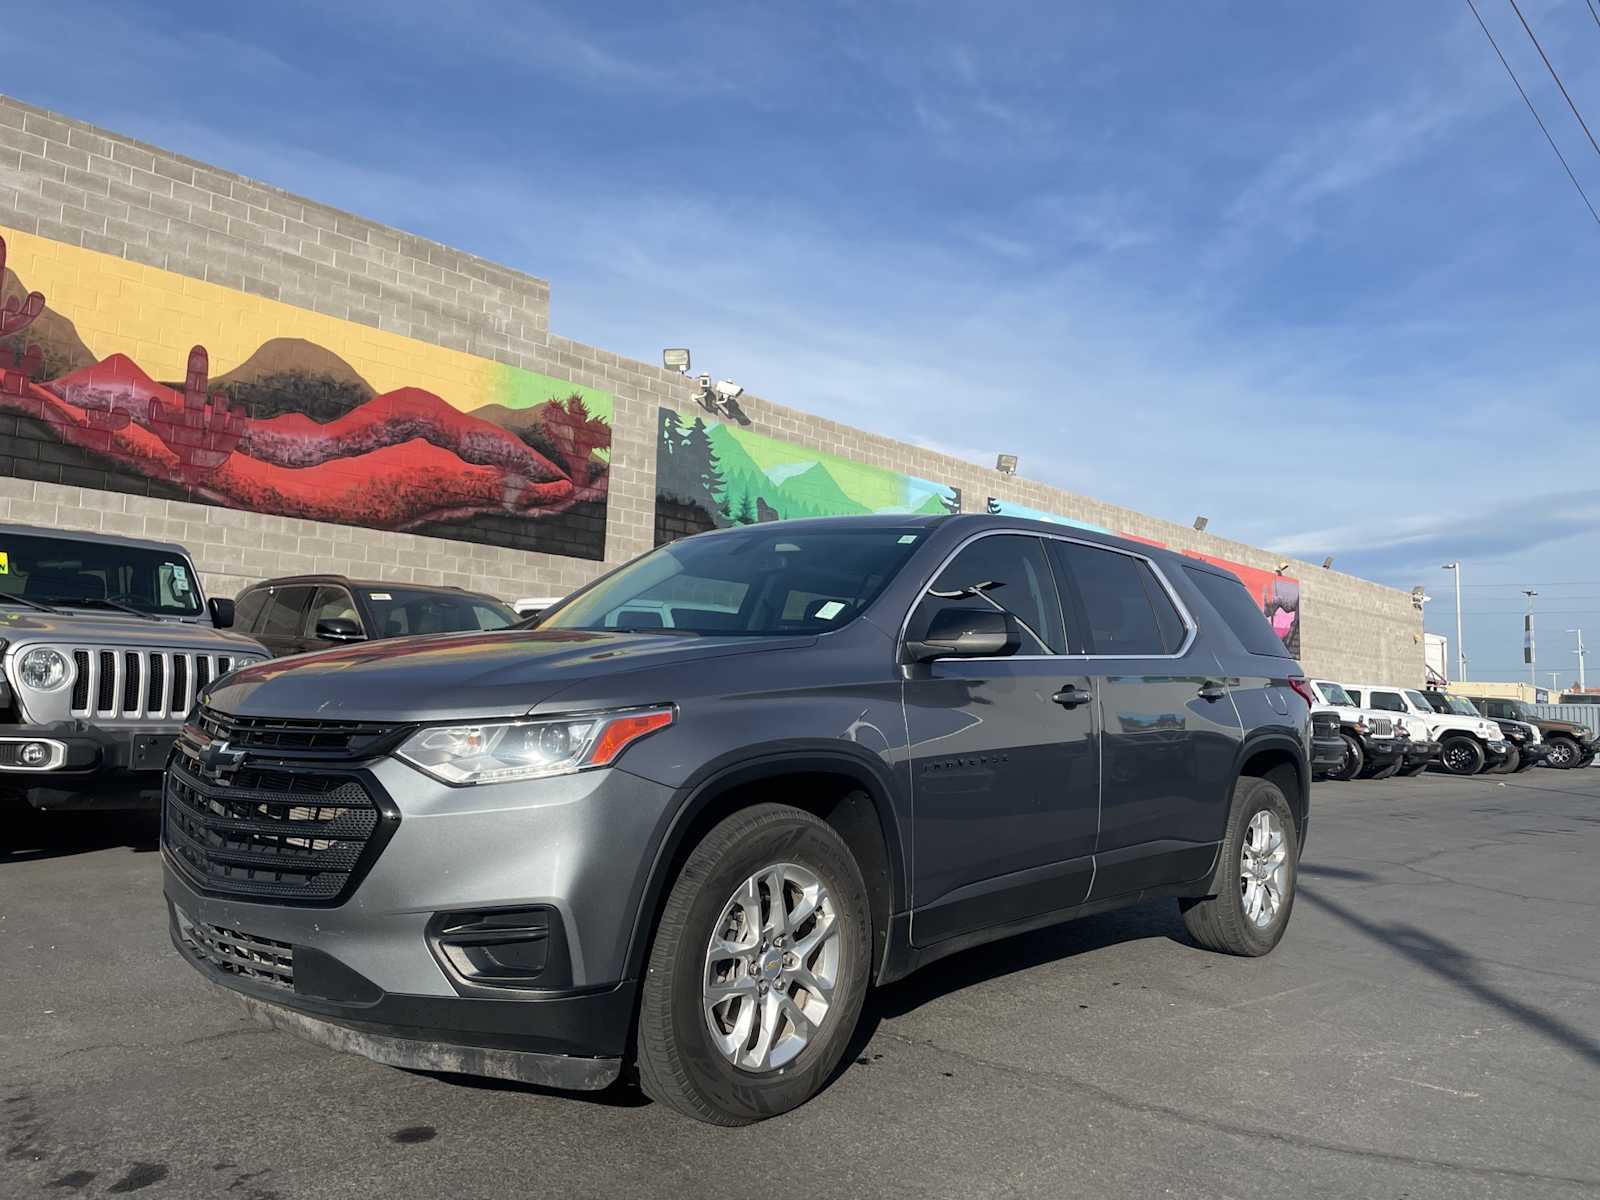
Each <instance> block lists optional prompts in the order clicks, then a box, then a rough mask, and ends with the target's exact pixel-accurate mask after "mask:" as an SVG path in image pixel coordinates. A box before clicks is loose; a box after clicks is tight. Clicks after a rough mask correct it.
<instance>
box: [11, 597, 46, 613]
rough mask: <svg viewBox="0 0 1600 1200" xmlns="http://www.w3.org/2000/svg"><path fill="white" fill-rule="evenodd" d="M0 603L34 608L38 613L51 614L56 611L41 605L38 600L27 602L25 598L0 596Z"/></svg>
mask: <svg viewBox="0 0 1600 1200" xmlns="http://www.w3.org/2000/svg"><path fill="white" fill-rule="evenodd" d="M0 601H4V602H5V603H7V604H26V605H27V606H28V607H29V608H36V609H38V610H39V611H40V612H47V613H53V612H55V611H56V610H55V609H53V608H51V607H50V606H49V605H48V604H44V603H41V602H40V601H38V600H29V599H28V598H27V597H26V596H0Z"/></svg>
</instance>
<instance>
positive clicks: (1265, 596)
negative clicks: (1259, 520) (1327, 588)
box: [987, 496, 1300, 658]
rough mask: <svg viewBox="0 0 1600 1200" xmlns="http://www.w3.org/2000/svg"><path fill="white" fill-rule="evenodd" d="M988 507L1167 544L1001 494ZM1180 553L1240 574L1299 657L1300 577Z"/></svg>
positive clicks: (997, 511)
mask: <svg viewBox="0 0 1600 1200" xmlns="http://www.w3.org/2000/svg"><path fill="white" fill-rule="evenodd" d="M987 507H988V511H989V512H991V513H994V514H997V515H1003V516H1008V517H1025V518H1027V519H1028V520H1032V521H1050V522H1052V523H1054V524H1057V525H1070V526H1072V527H1073V528H1075V529H1088V530H1091V531H1093V532H1095V533H1114V534H1116V536H1117V537H1125V538H1131V539H1132V540H1134V541H1137V542H1143V543H1145V544H1146V545H1148V546H1160V547H1162V548H1163V549H1165V548H1166V546H1165V544H1164V543H1162V542H1156V541H1151V540H1150V539H1149V538H1146V537H1139V536H1138V535H1137V534H1131V533H1120V532H1118V531H1116V530H1113V529H1107V528H1105V527H1104V526H1103V525H1092V524H1090V523H1089V522H1087V521H1076V520H1073V519H1072V518H1071V517H1063V516H1061V515H1059V514H1057V513H1048V512H1043V511H1041V510H1039V509H1037V508H1029V507H1028V506H1027V505H1025V504H1014V503H1012V502H1011V501H1009V500H1002V499H1000V498H999V497H998V496H990V497H989V502H988V506H987ZM1180 553H1182V554H1185V555H1187V556H1188V557H1190V558H1198V559H1200V560H1201V561H1202V562H1208V563H1211V564H1212V565H1213V566H1218V567H1222V568H1223V569H1224V570H1228V571H1232V572H1233V573H1234V574H1235V575H1237V576H1238V577H1239V579H1240V581H1241V582H1243V584H1244V586H1245V587H1247V588H1248V589H1250V594H1251V595H1252V596H1254V597H1255V599H1256V603H1257V604H1259V605H1260V606H1261V611H1262V613H1263V614H1264V615H1265V616H1266V618H1267V620H1268V621H1270V622H1271V623H1272V631H1273V632H1274V633H1276V634H1277V635H1278V639H1279V640H1280V641H1281V642H1283V644H1284V648H1285V649H1287V650H1288V652H1289V653H1290V654H1292V655H1293V656H1294V657H1295V658H1299V657H1300V581H1299V580H1298V579H1295V578H1293V577H1292V576H1288V575H1279V574H1277V573H1276V572H1273V571H1263V570H1262V569H1261V568H1259V567H1247V566H1245V565H1244V564H1243V563H1237V562H1233V561H1232V560H1231V559H1226V558H1217V557H1216V556H1215V555H1211V554H1202V553H1200V552H1199V551H1198V550H1183V551H1180Z"/></svg>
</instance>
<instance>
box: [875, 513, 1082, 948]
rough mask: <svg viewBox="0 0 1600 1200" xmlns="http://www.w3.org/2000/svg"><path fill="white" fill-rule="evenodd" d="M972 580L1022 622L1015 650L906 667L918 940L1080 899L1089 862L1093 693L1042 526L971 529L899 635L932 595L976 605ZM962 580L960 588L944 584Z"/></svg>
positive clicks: (934, 607)
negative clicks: (1066, 620) (1035, 529)
mask: <svg viewBox="0 0 1600 1200" xmlns="http://www.w3.org/2000/svg"><path fill="white" fill-rule="evenodd" d="M978 584H983V585H985V586H984V587H983V588H982V589H981V591H982V593H983V594H985V595H988V596H990V597H992V598H993V599H994V601H995V602H996V603H997V604H998V605H1000V606H1001V607H1003V608H1005V609H1006V610H1008V611H1009V612H1011V613H1012V614H1014V615H1015V616H1016V617H1018V618H1019V619H1020V621H1021V622H1022V623H1024V624H1025V625H1026V626H1027V627H1028V628H1029V629H1030V630H1031V631H1032V632H1031V633H1025V634H1024V645H1023V646H1022V647H1021V648H1020V649H1019V650H1018V651H1017V652H1016V653H1015V654H1012V655H1008V656H1004V657H998V658H982V659H977V658H968V659H961V658H951V659H940V660H938V661H936V662H933V663H931V664H919V665H917V666H913V667H908V668H906V682H905V685H904V686H905V690H904V695H905V714H906V729H907V733H908V735H909V739H910V748H911V749H910V753H911V768H912V780H913V783H912V787H913V813H914V816H913V848H914V854H913V891H912V897H913V903H914V905H915V913H914V915H913V917H912V940H913V941H914V942H915V943H916V944H917V945H919V946H926V945H931V944H933V943H935V942H938V941H942V940H944V939H945V938H949V937H953V936H956V935H958V934H961V933H964V932H967V931H969V930H977V929H984V928H992V927H995V926H1000V925H1005V924H1009V923H1013V922H1016V921H1020V920H1025V919H1027V918H1028V917H1031V916H1036V915H1039V914H1043V913H1048V912H1054V911H1056V910H1058V909H1064V908H1070V907H1072V906H1074V905H1076V904H1080V903H1082V901H1083V900H1084V898H1085V897H1086V896H1087V895H1088V890H1089V882H1090V880H1091V878H1092V877H1093V873H1094V866H1093V857H1092V855H1093V852H1094V842H1095V835H1096V828H1097V825H1098V816H1099V778H1100V769H1099V768H1100V764H1099V750H1098V737H1097V728H1096V723H1095V706H1094V703H1093V695H1092V692H1091V691H1090V684H1089V680H1088V678H1087V676H1086V675H1085V674H1084V671H1083V664H1082V663H1081V662H1074V661H1072V660H1071V659H1067V658H1064V657H1062V654H1061V652H1062V651H1063V650H1064V649H1065V645H1066V635H1065V630H1064V629H1063V628H1062V614H1061V606H1060V601H1059V598H1058V596H1057V593H1056V585H1055V581H1054V578H1053V576H1052V573H1051V570H1050V565H1049V562H1048V560H1047V558H1046V556H1045V551H1044V547H1043V545H1042V544H1041V542H1040V539H1039V538H1037V537H1035V536H1032V535H1030V534H1022V533H1015V534H1013V533H993V534H984V535H982V536H980V537H978V538H976V539H974V540H972V541H970V542H968V543H967V544H966V545H965V546H964V547H963V548H962V549H961V550H960V551H959V552H958V553H957V554H956V555H955V557H954V558H953V559H952V560H951V561H950V563H949V564H948V565H947V566H946V567H945V568H944V569H943V570H942V571H941V572H940V573H939V576H938V578H936V579H935V580H934V581H933V584H932V587H931V589H930V591H929V593H928V594H927V595H925V596H924V598H923V599H922V600H921V601H920V602H919V603H918V604H917V606H916V608H915V609H913V611H912V613H911V615H910V618H909V621H908V624H907V629H906V633H907V636H908V637H910V638H913V639H915V638H919V637H920V636H921V635H922V632H923V631H924V630H925V629H926V628H927V625H928V622H929V621H930V620H931V619H932V616H933V614H934V613H935V612H937V611H939V610H940V609H941V608H944V607H948V606H956V607H965V608H982V607H984V606H985V601H984V600H983V599H982V598H981V596H980V595H978V594H976V592H977V590H978V589H976V588H975V585H978ZM963 589H968V590H969V592H970V593H971V594H967V595H964V596H962V595H955V594H954V593H959V592H961V591H962V590H963ZM936 592H937V593H944V595H942V596H940V595H934V594H933V593H936Z"/></svg>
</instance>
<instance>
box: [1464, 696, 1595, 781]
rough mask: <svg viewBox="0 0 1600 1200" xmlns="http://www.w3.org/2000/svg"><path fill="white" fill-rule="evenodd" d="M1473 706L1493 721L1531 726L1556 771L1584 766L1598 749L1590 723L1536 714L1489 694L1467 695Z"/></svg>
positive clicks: (1524, 706)
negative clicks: (1584, 723)
mask: <svg viewBox="0 0 1600 1200" xmlns="http://www.w3.org/2000/svg"><path fill="white" fill-rule="evenodd" d="M1469 699H1470V700H1471V702H1472V705H1473V707H1474V708H1476V709H1477V710H1478V711H1479V712H1481V713H1482V714H1483V715H1484V716H1486V717H1489V718H1491V719H1493V720H1496V721H1521V722H1522V723H1523V724H1524V725H1532V726H1533V727H1534V728H1535V729H1537V730H1538V731H1539V734H1540V736H1541V737H1543V738H1544V743H1545V746H1546V747H1547V750H1546V754H1545V762H1546V763H1548V764H1549V765H1550V766H1552V767H1555V768H1557V769H1558V770H1569V769H1571V768H1572V767H1587V766H1588V765H1589V764H1590V763H1592V762H1593V761H1594V758H1595V753H1596V752H1597V751H1600V743H1597V742H1596V740H1595V733H1594V729H1593V727H1592V726H1589V725H1580V724H1578V722H1576V721H1558V720H1556V719H1555V718H1554V717H1544V716H1540V715H1539V713H1538V711H1537V710H1536V709H1534V708H1532V707H1530V706H1529V705H1527V704H1526V703H1524V702H1523V701H1521V700H1503V699H1499V698H1497V697H1492V696H1472V697H1469Z"/></svg>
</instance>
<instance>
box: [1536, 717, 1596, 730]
mask: <svg viewBox="0 0 1600 1200" xmlns="http://www.w3.org/2000/svg"><path fill="white" fill-rule="evenodd" d="M1534 723H1535V724H1536V725H1538V726H1539V728H1540V729H1542V730H1544V731H1545V732H1546V733H1551V732H1554V733H1572V734H1579V733H1585V732H1589V733H1592V732H1593V731H1594V726H1593V725H1585V724H1583V723H1582V722H1581V721H1557V720H1553V719H1551V718H1548V717H1540V718H1539V719H1538V721H1536V722H1534Z"/></svg>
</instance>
